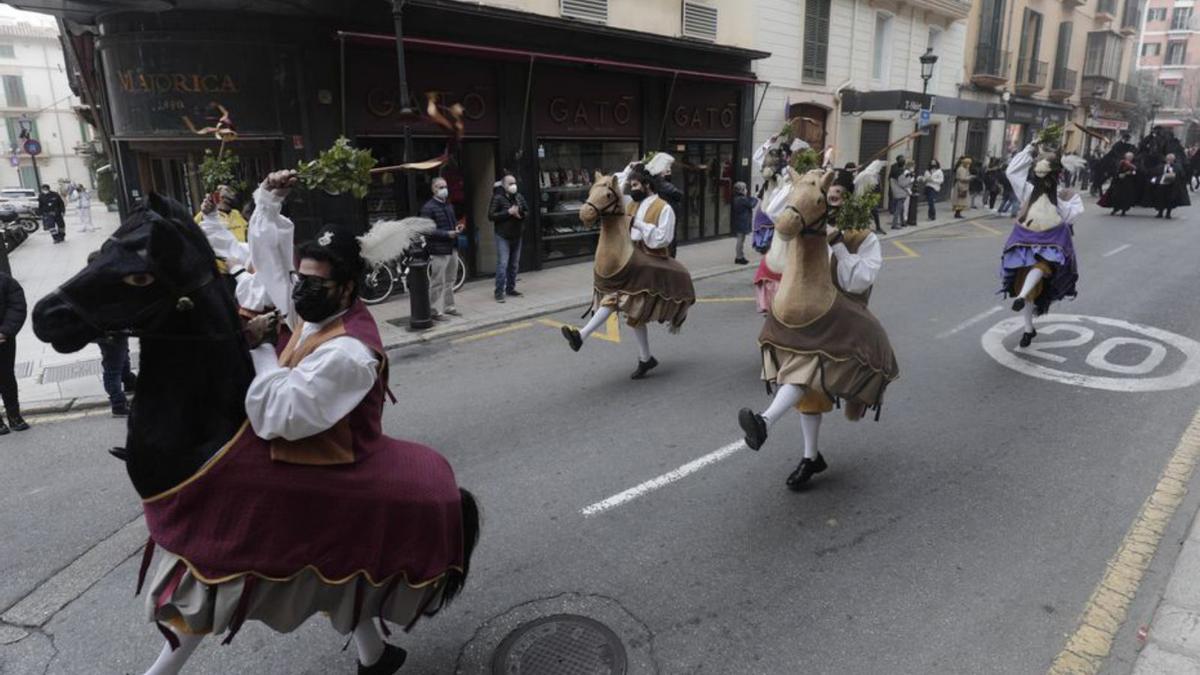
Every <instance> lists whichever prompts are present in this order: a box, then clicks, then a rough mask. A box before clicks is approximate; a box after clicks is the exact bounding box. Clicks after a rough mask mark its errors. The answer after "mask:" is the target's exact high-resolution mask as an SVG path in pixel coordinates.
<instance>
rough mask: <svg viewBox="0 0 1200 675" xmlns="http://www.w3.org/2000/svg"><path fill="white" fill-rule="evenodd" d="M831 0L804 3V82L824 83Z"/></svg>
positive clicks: (812, 0) (802, 74) (802, 73)
mask: <svg viewBox="0 0 1200 675" xmlns="http://www.w3.org/2000/svg"><path fill="white" fill-rule="evenodd" d="M831 4H832V0H808V2H805V3H804V68H803V70H802V71H801V76H802V78H803V79H804V81H805V82H812V83H814V84H825V70H826V66H827V62H828V59H829V6H830V5H831Z"/></svg>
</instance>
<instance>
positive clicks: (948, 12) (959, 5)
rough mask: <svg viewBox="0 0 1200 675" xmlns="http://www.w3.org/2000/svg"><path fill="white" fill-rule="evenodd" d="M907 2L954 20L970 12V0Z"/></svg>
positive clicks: (965, 16)
mask: <svg viewBox="0 0 1200 675" xmlns="http://www.w3.org/2000/svg"><path fill="white" fill-rule="evenodd" d="M908 4H910V5H912V6H914V7H916V8H917V9H923V10H925V11H926V12H929V13H930V14H936V15H938V16H940V17H944V18H947V19H951V20H954V21H961V20H962V19H965V18H967V15H969V14H970V13H971V2H970V0H909V2H908Z"/></svg>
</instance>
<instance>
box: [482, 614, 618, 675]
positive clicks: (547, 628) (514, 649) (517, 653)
mask: <svg viewBox="0 0 1200 675" xmlns="http://www.w3.org/2000/svg"><path fill="white" fill-rule="evenodd" d="M625 671H626V658H625V647H624V646H623V645H622V644H621V639H620V638H618V637H617V634H616V633H614V632H613V631H612V630H611V629H610V628H609V627H608V626H605V625H604V624H602V623H600V622H599V621H596V620H594V619H589V618H588V617H586V616H578V615H575V614H556V615H554V616H547V617H543V618H541V619H537V620H536V621H530V622H529V623H526V624H523V625H521V626H518V627H517V628H516V630H514V631H513V632H512V633H510V634H509V635H508V637H506V638H504V641H503V642H501V643H500V647H499V648H498V649H497V650H496V655H495V658H493V659H492V675H624V673H625Z"/></svg>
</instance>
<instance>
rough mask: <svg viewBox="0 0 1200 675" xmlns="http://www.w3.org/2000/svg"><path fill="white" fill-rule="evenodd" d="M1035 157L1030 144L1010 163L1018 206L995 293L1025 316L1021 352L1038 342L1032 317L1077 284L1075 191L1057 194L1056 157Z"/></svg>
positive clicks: (1078, 202) (1078, 203)
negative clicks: (1019, 207) (1074, 224)
mask: <svg viewBox="0 0 1200 675" xmlns="http://www.w3.org/2000/svg"><path fill="white" fill-rule="evenodd" d="M1037 153H1038V144H1037V143H1030V144H1029V145H1028V146H1027V147H1026V148H1025V149H1024V150H1022V151H1021V152H1019V153H1017V155H1016V156H1014V157H1013V158H1012V159H1011V160H1009V163H1008V172H1007V173H1008V180H1009V182H1010V183H1011V184H1012V186H1013V190H1015V191H1016V193H1017V197H1018V198H1019V199H1020V200H1021V204H1022V206H1021V211H1020V213H1019V215H1018V216H1017V222H1016V223H1014V224H1013V229H1012V234H1010V235H1009V237H1008V241H1007V242H1006V243H1005V244H1004V252H1003V253H1002V255H1001V259H1000V283H1001V286H1000V293H1001V294H1003V295H1005V296H1008V297H1012V298H1013V304H1012V308H1013V311H1014V312H1021V313H1022V315H1023V316H1024V317H1025V333H1024V334H1023V335H1022V336H1021V346H1022V347H1028V346H1029V345H1030V344H1031V343H1032V342H1033V339H1034V338H1035V337H1037V329H1035V328H1034V325H1033V317H1034V315H1035V314H1037V315H1041V314H1045V313H1046V311H1047V310H1049V309H1050V303H1052V302H1056V301H1058V300H1062V299H1063V298H1067V297H1071V298H1073V297H1075V295H1076V293H1075V282H1076V280H1078V279H1079V270H1078V268H1077V266H1076V259H1075V243H1074V241H1073V238H1072V234H1073V233H1072V224H1073V223H1074V222H1075V220H1076V219H1077V218H1079V216H1080V215H1082V214H1083V199H1082V198H1081V197H1080V196H1079V194H1078V193H1076V192H1075V191H1074V190H1071V189H1062V190H1060V189H1059V187H1058V177H1059V174H1060V173H1061V171H1062V165H1061V164H1060V163H1059V160H1058V157H1057V155H1055V154H1054V153H1052V152H1050V153H1045V154H1043V155H1042V156H1041V157H1037ZM1035 157H1037V158H1036V161H1035Z"/></svg>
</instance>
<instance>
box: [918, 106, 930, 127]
mask: <svg viewBox="0 0 1200 675" xmlns="http://www.w3.org/2000/svg"><path fill="white" fill-rule="evenodd" d="M929 117H930V114H929V108H921V115H920V117H918V118H917V128H919V129H924V128H925V127H927V126H929V121H930V120H929Z"/></svg>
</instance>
